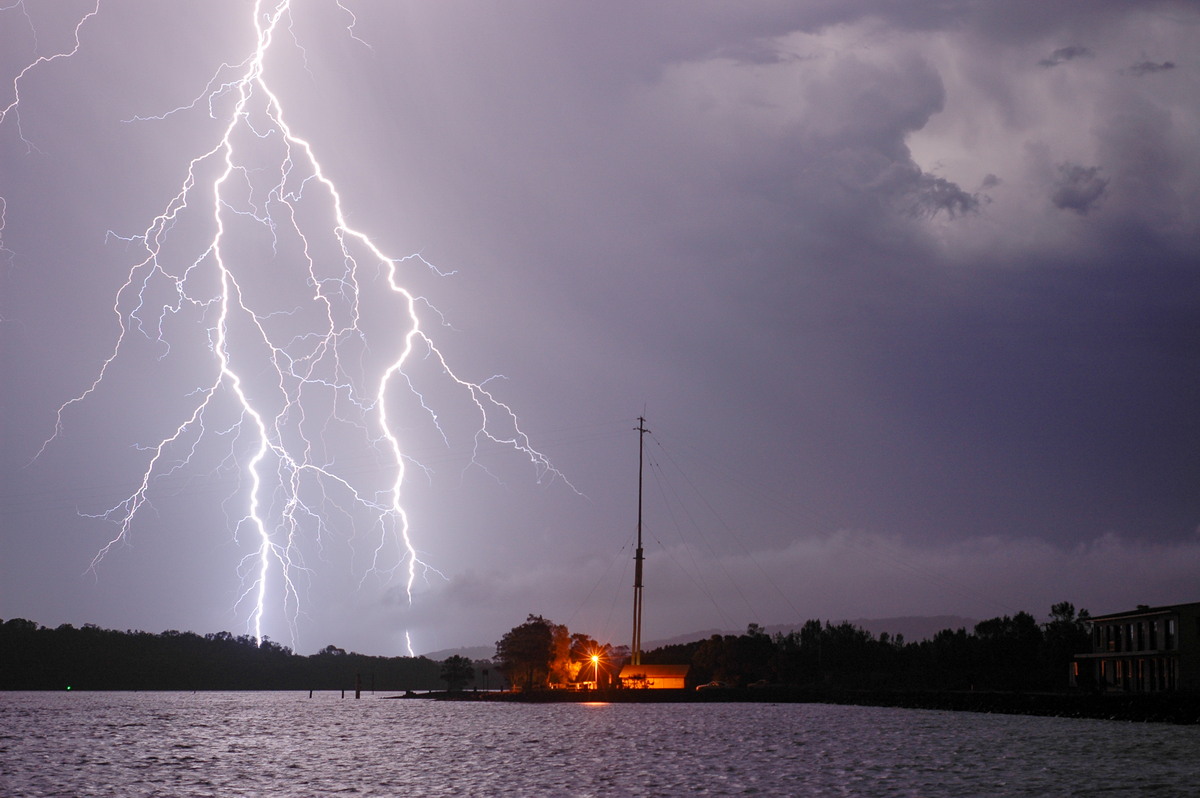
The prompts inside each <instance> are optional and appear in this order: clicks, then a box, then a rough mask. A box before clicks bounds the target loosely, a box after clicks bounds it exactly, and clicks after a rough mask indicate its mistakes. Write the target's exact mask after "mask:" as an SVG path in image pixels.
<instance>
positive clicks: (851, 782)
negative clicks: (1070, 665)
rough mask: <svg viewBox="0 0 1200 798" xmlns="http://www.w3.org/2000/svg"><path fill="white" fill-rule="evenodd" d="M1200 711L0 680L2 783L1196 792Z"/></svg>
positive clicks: (106, 792)
mask: <svg viewBox="0 0 1200 798" xmlns="http://www.w3.org/2000/svg"><path fill="white" fill-rule="evenodd" d="M1197 751H1200V728H1198V727H1194V726H1192V727H1179V726H1167V725H1159V724H1138V725H1134V724H1127V723H1114V722H1110V721H1095V720H1075V719H1060V718H1035V717H1017V716H1005V715H976V714H969V713H950V712H937V711H927V710H907V709H885V708H873V707H845V706H828V705H822V704H740V703H739V704H713V703H705V704H538V705H526V704H510V703H443V702H436V701H384V700H380V699H378V698H373V697H372V698H368V697H364V698H363V699H362V700H360V701H354V700H353V699H346V700H342V699H340V698H339V694H338V693H328V694H317V695H316V696H315V697H314V698H312V699H309V698H308V694H307V693H302V694H301V693H295V694H293V693H202V694H191V693H50V694H47V693H0V795H4V796H231V795H235V796H236V795H271V796H314V795H331V794H346V795H355V796H394V795H497V794H512V795H545V796H558V795H578V796H589V795H671V796H673V795H681V794H697V795H746V794H758V795H854V796H897V795H911V796H943V795H964V796H974V795H996V796H1000V795H1036V796H1043V795H1088V794H1098V793H1109V794H1128V793H1130V792H1131V791H1132V792H1136V793H1137V794H1139V795H1164V796H1165V795H1193V794H1195V793H1194V790H1195V789H1196V787H1195V785H1196V784H1197V783H1198V779H1200V757H1197V756H1196V752H1197Z"/></svg>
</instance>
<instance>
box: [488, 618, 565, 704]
mask: <svg viewBox="0 0 1200 798" xmlns="http://www.w3.org/2000/svg"><path fill="white" fill-rule="evenodd" d="M555 626H556V624H554V623H552V622H551V621H548V620H546V619H545V618H543V617H542V616H540V615H533V614H530V615H529V617H528V618H527V619H526V621H525V623H523V624H521V625H520V626H514V627H513V628H512V629H510V630H508V632H506V633H505V634H504V636H503V637H501V638H500V639H499V640H498V641H496V656H495V657H494V658H493V659H494V660H495V662H496V665H497V666H498V667H499V668H500V672H501V673H503V674H504V676H505V678H507V679H508V683H509V684H511V685H512V686H513V687H520V688H521V689H524V690H537V689H539V688H544V687H546V686H547V685H548V684H549V681H550V674H551V670H552V665H553V661H554V658H555V648H556V646H555ZM560 637H566V629H565V628H564V629H563V632H562V635H560ZM569 650H570V643H569V639H568V642H567V651H568V652H569Z"/></svg>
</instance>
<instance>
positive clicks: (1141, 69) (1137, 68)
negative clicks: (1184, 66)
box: [1125, 61, 1175, 78]
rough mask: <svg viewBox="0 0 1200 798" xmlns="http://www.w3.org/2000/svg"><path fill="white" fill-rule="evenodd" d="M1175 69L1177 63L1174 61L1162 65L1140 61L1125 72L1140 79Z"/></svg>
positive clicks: (1164, 62)
mask: <svg viewBox="0 0 1200 798" xmlns="http://www.w3.org/2000/svg"><path fill="white" fill-rule="evenodd" d="M1174 68H1175V63H1174V62H1173V61H1163V62H1162V63H1156V62H1154V61H1139V62H1138V63H1136V64H1134V65H1133V66H1131V67H1129V68H1128V69H1127V70H1125V71H1126V72H1128V73H1129V74H1130V75H1135V76H1137V77H1139V78H1140V77H1142V76H1143V75H1153V74H1154V73H1156V72H1166V71H1168V70H1171V69H1174Z"/></svg>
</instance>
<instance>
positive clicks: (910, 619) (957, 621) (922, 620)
mask: <svg viewBox="0 0 1200 798" xmlns="http://www.w3.org/2000/svg"><path fill="white" fill-rule="evenodd" d="M822 620H823V621H824V620H829V621H831V622H832V623H833V624H834V625H837V624H839V623H842V621H843V620H847V619H838V620H833V619H832V618H830V619H822ZM848 622H849V623H850V624H851V625H853V626H857V627H859V628H860V629H866V630H867V631H868V632H870V633H871V634H873V635H875V637H879V635H880V634H881V633H883V632H887V633H888V634H889V635H891V636H893V637H894V636H896V635H904V640H905V642H907V643H918V642H920V641H922V640H928V639H929V638H931V637H933V636H934V635H936V634H937V633H938V632H940V631H942V630H943V629H966V630H967V631H970V630H972V629H974V628H975V624H977V623H979V621H977V620H975V619H973V618H964V617H962V616H960V615H908V616H902V617H898V618H853V619H848ZM803 625H804V624H803V623H795V624H786V623H777V624H772V625H770V626H765V627H763V629H764V631H766V633H767V634H771V635H774V634H787V633H788V632H791V631H793V630H799V629H800V627H802V626H803ZM745 632H746V630H745V629H737V630H728V629H726V630H722V629H706V630H704V631H700V632H690V633H688V634H684V635H676V636H675V637H671V638H667V639H664V640H654V641H651V642H649V643H645V644H644V645H643V646H642V648H643V649H644V650H647V651H650V650H653V649H655V648H659V647H660V646H673V645H680V644H682V643H692V642H695V641H697V640H705V639H707V638H709V637H712V636H713V635H740V634H745ZM430 658H431V659H433V657H432V656H431V657H430Z"/></svg>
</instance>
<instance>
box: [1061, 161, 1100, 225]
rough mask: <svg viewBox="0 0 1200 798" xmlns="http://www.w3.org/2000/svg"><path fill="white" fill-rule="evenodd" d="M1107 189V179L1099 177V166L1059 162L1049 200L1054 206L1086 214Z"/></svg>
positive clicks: (1082, 214)
mask: <svg viewBox="0 0 1200 798" xmlns="http://www.w3.org/2000/svg"><path fill="white" fill-rule="evenodd" d="M1107 189H1108V179H1107V178H1103V177H1100V167H1098V166H1081V165H1079V164H1075V163H1064V164H1059V167H1058V179H1057V180H1056V181H1055V182H1054V193H1052V194H1051V195H1050V201H1051V202H1053V203H1054V206H1055V207H1056V208H1063V209H1066V210H1072V211H1075V212H1076V213H1078V214H1080V215H1081V216H1086V215H1087V213H1088V211H1090V210H1092V209H1093V208H1095V207H1096V206H1097V204H1098V203H1099V202H1100V201H1101V199H1103V197H1104V193H1105V191H1106V190H1107Z"/></svg>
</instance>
